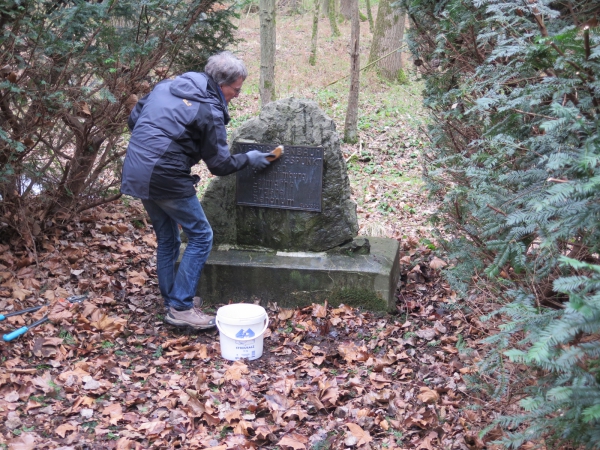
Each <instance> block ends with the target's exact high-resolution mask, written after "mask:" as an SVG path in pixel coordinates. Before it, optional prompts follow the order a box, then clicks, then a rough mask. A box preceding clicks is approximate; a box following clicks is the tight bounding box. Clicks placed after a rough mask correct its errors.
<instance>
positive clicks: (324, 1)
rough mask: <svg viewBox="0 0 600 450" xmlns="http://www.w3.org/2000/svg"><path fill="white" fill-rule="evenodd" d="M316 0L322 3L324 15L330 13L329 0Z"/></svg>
mask: <svg viewBox="0 0 600 450" xmlns="http://www.w3.org/2000/svg"><path fill="white" fill-rule="evenodd" d="M315 2H319V3H321V14H322V15H323V17H325V16H328V15H329V0H315Z"/></svg>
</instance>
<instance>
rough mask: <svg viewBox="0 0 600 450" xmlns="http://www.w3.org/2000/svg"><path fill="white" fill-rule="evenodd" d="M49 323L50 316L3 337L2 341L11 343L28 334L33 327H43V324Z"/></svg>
mask: <svg viewBox="0 0 600 450" xmlns="http://www.w3.org/2000/svg"><path fill="white" fill-rule="evenodd" d="M47 321H48V316H45V317H43V318H42V319H40V320H38V321H37V322H33V323H32V324H31V325H29V326H28V327H21V328H19V329H18V330H15V331H12V332H10V333H8V334H5V335H4V336H2V339H4V341H5V342H10V341H12V340H13V339H16V338H18V337H19V336H21V335H22V334H25V333H27V332H28V331H29V330H31V329H32V328H33V327H37V326H38V325H41V324H43V323H44V322H47Z"/></svg>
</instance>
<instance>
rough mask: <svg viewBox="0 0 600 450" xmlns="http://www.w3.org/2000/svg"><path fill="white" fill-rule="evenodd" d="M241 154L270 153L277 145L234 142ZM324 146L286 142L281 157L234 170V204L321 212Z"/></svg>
mask: <svg viewBox="0 0 600 450" xmlns="http://www.w3.org/2000/svg"><path fill="white" fill-rule="evenodd" d="M236 145H237V146H238V148H239V150H240V153H247V152H249V151H250V150H259V151H261V152H263V153H270V152H272V151H273V150H274V149H275V147H277V144H254V143H245V142H244V143H237V144H236ZM322 189H323V147H307V146H300V145H285V146H284V152H283V155H282V156H281V158H279V159H278V160H276V161H274V162H272V163H271V164H269V166H267V167H266V168H265V169H264V170H260V171H257V170H254V169H252V168H251V167H246V168H245V169H243V170H240V171H239V172H237V186H236V204H237V205H244V206H260V207H263V208H279V209H295V210H300V211H315V212H321V197H322Z"/></svg>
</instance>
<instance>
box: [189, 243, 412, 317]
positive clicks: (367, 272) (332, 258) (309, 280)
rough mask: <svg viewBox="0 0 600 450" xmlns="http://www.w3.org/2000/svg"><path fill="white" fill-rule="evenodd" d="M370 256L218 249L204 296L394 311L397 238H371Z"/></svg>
mask: <svg viewBox="0 0 600 450" xmlns="http://www.w3.org/2000/svg"><path fill="white" fill-rule="evenodd" d="M367 239H368V240H369V242H370V244H371V253H370V254H368V255H357V254H349V255H341V254H329V253H325V252H323V253H310V252H293V253H291V252H290V253H286V252H268V251H256V250H252V251H249V250H240V249H223V248H213V250H212V252H211V255H210V257H209V259H208V261H207V263H206V265H205V266H204V270H203V272H202V278H201V281H200V285H199V288H198V294H199V295H200V296H201V297H202V298H203V300H204V303H205V304H216V303H229V302H230V301H231V302H249V301H255V300H260V302H261V304H262V305H263V306H266V304H267V302H277V304H278V305H279V306H282V307H298V306H300V307H302V306H307V305H310V304H311V303H321V302H323V301H325V300H327V301H328V302H329V304H330V305H332V306H337V305H339V304H340V303H343V304H346V305H350V306H361V307H363V308H365V309H369V310H374V311H375V310H386V311H392V310H395V307H396V298H395V295H394V294H395V292H396V287H397V285H398V279H399V276H400V264H399V252H398V250H399V245H398V241H396V240H394V239H386V238H375V237H367Z"/></svg>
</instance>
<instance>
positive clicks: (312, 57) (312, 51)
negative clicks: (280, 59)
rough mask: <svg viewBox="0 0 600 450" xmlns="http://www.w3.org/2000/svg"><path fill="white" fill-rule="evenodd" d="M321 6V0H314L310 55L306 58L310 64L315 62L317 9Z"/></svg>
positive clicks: (317, 27) (317, 28) (317, 33)
mask: <svg viewBox="0 0 600 450" xmlns="http://www.w3.org/2000/svg"><path fill="white" fill-rule="evenodd" d="M320 7H321V2H320V1H319V0H315V5H314V8H315V10H314V14H313V26H312V37H311V40H310V57H309V58H308V63H309V64H310V65H311V66H314V65H316V64H317V42H318V37H319V11H320V9H321V8H320Z"/></svg>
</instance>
